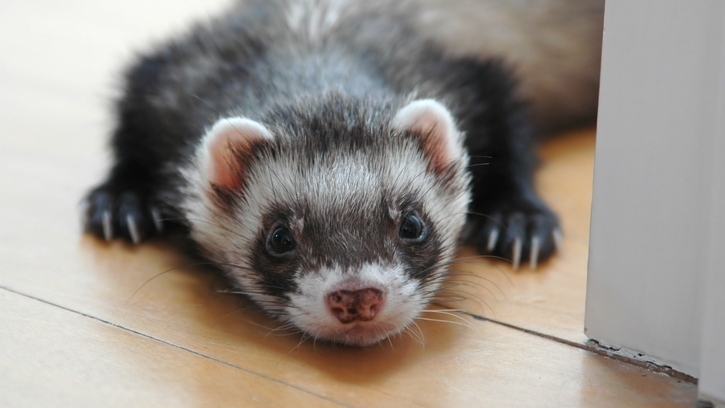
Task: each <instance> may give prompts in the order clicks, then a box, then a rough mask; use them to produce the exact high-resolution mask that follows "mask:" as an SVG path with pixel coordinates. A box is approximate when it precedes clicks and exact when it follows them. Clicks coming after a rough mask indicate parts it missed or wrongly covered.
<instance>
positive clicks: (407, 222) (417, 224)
mask: <svg viewBox="0 0 725 408" xmlns="http://www.w3.org/2000/svg"><path fill="white" fill-rule="evenodd" d="M424 232H425V226H424V225H423V221H422V220H421V219H420V218H418V217H417V216H416V215H415V214H408V215H406V216H405V218H403V222H402V223H400V228H399V229H398V236H400V238H402V239H406V240H413V241H416V240H421V239H423V238H424Z"/></svg>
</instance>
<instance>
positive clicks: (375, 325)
mask: <svg viewBox="0 0 725 408" xmlns="http://www.w3.org/2000/svg"><path fill="white" fill-rule="evenodd" d="M348 326H349V327H348ZM404 328H405V327H404V326H401V327H399V326H396V325H392V324H390V323H388V324H386V323H385V322H355V323H350V324H347V325H345V327H339V326H338V327H336V328H334V329H333V330H327V331H326V332H325V333H310V334H312V335H313V336H314V337H316V338H317V339H318V340H319V339H324V340H326V341H329V342H330V343H334V344H340V345H345V346H351V347H367V346H372V345H374V344H377V343H380V342H381V341H383V340H385V339H386V338H389V337H392V336H395V335H396V334H398V333H400V331H401V330H403V329H404Z"/></svg>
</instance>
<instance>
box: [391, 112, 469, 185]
mask: <svg viewBox="0 0 725 408" xmlns="http://www.w3.org/2000/svg"><path fill="white" fill-rule="evenodd" d="M392 125H393V127H395V128H397V129H398V130H400V131H407V132H411V133H415V134H417V135H418V136H419V137H420V141H421V146H422V147H423V151H424V152H425V155H426V157H428V159H429V160H430V163H431V167H432V168H433V171H434V172H435V173H436V174H442V173H443V172H444V171H445V169H446V168H447V167H448V165H449V164H450V163H451V162H452V161H454V160H455V159H457V158H458V157H460V156H461V155H462V154H463V152H462V150H461V147H460V145H459V140H458V139H459V137H460V136H459V132H458V130H457V129H456V127H455V125H454V123H453V118H452V117H451V114H450V112H448V109H446V108H445V107H444V106H443V105H441V104H440V103H439V102H437V101H435V100H433V99H422V100H416V101H413V102H411V103H410V104H408V105H407V106H405V107H404V108H402V109H401V110H400V111H399V112H398V114H397V115H395V118H394V119H393V122H392Z"/></svg>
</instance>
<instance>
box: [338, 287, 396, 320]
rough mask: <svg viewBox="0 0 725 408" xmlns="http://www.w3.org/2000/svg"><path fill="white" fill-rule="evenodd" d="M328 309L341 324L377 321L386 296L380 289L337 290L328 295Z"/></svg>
mask: <svg viewBox="0 0 725 408" xmlns="http://www.w3.org/2000/svg"><path fill="white" fill-rule="evenodd" d="M325 300H326V301H327V308H328V309H330V312H331V313H332V315H333V316H335V317H337V320H339V321H340V323H343V324H347V323H351V322H354V321H355V320H360V321H363V322H368V321H370V320H373V319H375V316H377V315H378V314H379V313H380V311H381V310H382V309H383V303H385V295H384V294H383V292H381V291H380V290H378V289H374V288H366V289H359V290H336V291H334V292H332V293H330V294H329V295H327V299H325Z"/></svg>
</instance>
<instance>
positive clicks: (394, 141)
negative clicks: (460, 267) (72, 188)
mask: <svg viewBox="0 0 725 408" xmlns="http://www.w3.org/2000/svg"><path fill="white" fill-rule="evenodd" d="M551 1H558V0H551ZM435 3H436V2H435V1H433V0H422V1H418V2H416V1H400V2H395V1H380V0H374V1H354V0H298V1H295V0H248V1H243V2H238V3H235V4H234V5H233V6H232V7H231V8H230V9H229V10H228V11H227V12H226V13H225V14H224V15H222V16H220V17H218V18H216V19H213V20H211V21H208V22H207V23H205V24H200V25H197V26H195V27H194V28H193V29H191V30H190V32H188V33H187V34H186V35H184V36H182V37H179V38H176V39H172V40H171V41H169V42H167V43H165V44H163V45H160V46H157V47H156V48H155V49H154V50H152V51H151V52H148V53H146V54H144V55H142V56H140V57H139V58H138V59H137V60H136V61H135V63H134V64H133V65H132V66H131V67H130V68H129V69H128V71H127V72H126V75H125V88H124V93H123V95H122V97H121V98H120V99H119V101H118V103H117V116H118V122H117V126H116V128H115V131H114V134H113V137H112V140H111V145H112V149H113V153H114V162H113V165H112V168H111V170H110V173H109V174H108V176H107V178H106V180H105V181H104V182H103V183H102V184H100V185H99V186H97V187H96V188H94V189H93V190H91V191H90V193H89V194H88V195H87V197H86V199H85V205H84V208H85V212H84V216H85V228H86V230H87V231H89V232H90V233H92V234H95V235H96V236H98V237H100V238H103V239H105V240H107V241H110V240H112V239H114V238H121V239H125V240H127V241H130V242H132V243H134V244H138V243H140V242H141V241H143V240H145V239H147V238H150V237H153V236H162V235H165V234H168V233H169V232H171V231H181V232H182V233H183V234H184V235H185V236H187V237H188V238H189V239H190V241H191V242H193V243H194V245H195V246H196V247H197V248H198V249H199V251H200V252H201V254H202V255H203V256H204V257H205V258H206V259H208V260H209V261H210V262H212V263H213V264H214V265H216V266H217V267H218V268H219V269H220V270H221V271H223V273H224V274H225V275H226V276H228V277H229V278H230V280H231V282H232V283H233V285H234V286H236V287H237V289H238V290H239V291H241V292H243V293H246V294H247V295H248V296H249V297H250V298H252V299H253V300H254V301H255V302H256V303H257V304H259V305H260V306H261V308H263V309H264V310H265V311H266V312H267V313H269V314H270V315H272V316H274V317H276V318H278V319H279V320H280V321H282V322H285V323H288V324H291V325H293V326H294V327H296V328H298V329H299V330H300V331H302V332H304V333H306V335H308V336H312V337H314V338H316V339H318V340H321V341H329V342H333V343H338V344H345V345H351V346H368V345H372V344H375V343H377V342H379V341H381V340H383V339H385V338H387V337H389V336H394V335H396V334H399V333H401V332H403V331H404V330H405V329H406V327H408V325H409V324H410V323H411V322H412V321H413V320H414V319H415V318H416V317H417V316H418V315H419V314H420V313H421V311H423V310H424V309H425V308H426V306H427V305H428V304H429V302H431V300H432V299H434V298H435V296H436V291H437V290H438V289H439V288H440V287H441V284H442V282H443V280H444V279H445V278H446V275H447V272H448V268H449V265H450V264H451V263H452V261H453V258H454V255H455V253H456V249H457V246H458V244H459V242H465V243H468V244H472V245H474V246H476V247H477V248H478V249H479V250H480V251H481V252H482V253H484V254H489V255H491V256H495V257H503V258H507V259H511V260H512V261H513V263H514V266H516V267H518V265H519V264H520V263H521V262H524V261H528V262H529V263H530V265H531V267H536V265H537V263H538V262H540V261H543V260H545V259H547V258H549V257H550V256H551V255H552V254H553V253H554V252H555V250H556V247H557V241H558V239H559V237H560V234H561V232H560V227H559V221H558V219H557V216H556V215H555V214H554V213H553V212H552V211H551V210H550V209H549V208H548V207H547V205H546V204H545V203H544V202H543V201H542V200H541V199H540V198H539V197H538V195H537V194H536V192H535V189H534V185H533V181H532V180H533V172H534V169H535V166H536V158H535V154H534V142H535V132H536V131H535V125H534V122H533V121H532V119H531V111H530V107H529V105H528V103H527V101H526V100H525V99H524V98H523V97H522V94H521V92H520V90H519V88H518V87H517V77H516V73H515V71H514V70H512V69H511V68H509V66H507V64H506V60H505V59H504V57H505V56H486V55H483V56H482V55H463V54H460V52H459V51H456V50H453V51H452V50H450V49H447V48H446V47H445V45H444V43H445V40H440V38H439V39H438V40H436V39H432V38H430V36H429V35H423V34H421V32H422V31H424V32H428V33H430V32H432V27H429V28H431V30H426V25H427V24H428V25H430V24H433V25H435V24H438V23H437V22H436V21H437V20H436V19H435V18H434V19H430V18H427V17H426V16H429V15H431V13H433V12H434V11H433V9H432V8H434V7H438V8H439V9H440V10H441V11H444V9H446V8H447V3H440V4H439V5H438V6H435ZM483 3H486V4H489V5H490V6H492V7H493V4H494V3H498V2H495V1H493V0H491V1H489V2H483ZM526 3H527V4H528V3H529V2H526ZM501 7H505V6H503V5H501ZM464 226H465V228H464Z"/></svg>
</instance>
